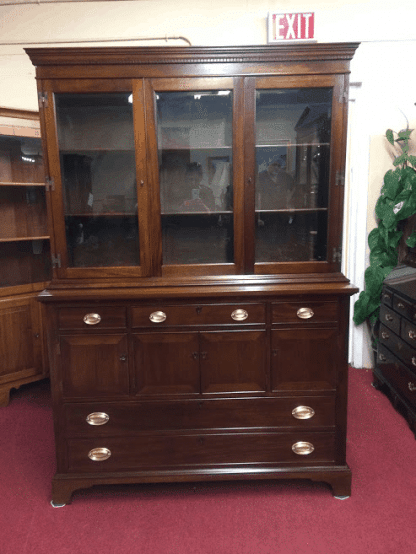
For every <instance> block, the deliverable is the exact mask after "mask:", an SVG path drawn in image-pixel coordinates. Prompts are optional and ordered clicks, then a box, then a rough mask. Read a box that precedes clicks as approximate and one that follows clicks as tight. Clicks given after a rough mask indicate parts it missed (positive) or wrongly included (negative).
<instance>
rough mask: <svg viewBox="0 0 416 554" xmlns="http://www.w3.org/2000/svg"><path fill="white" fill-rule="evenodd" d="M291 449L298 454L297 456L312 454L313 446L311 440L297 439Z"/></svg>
mask: <svg viewBox="0 0 416 554" xmlns="http://www.w3.org/2000/svg"><path fill="white" fill-rule="evenodd" d="M292 450H293V452H294V453H295V454H299V456H307V455H308V454H312V452H313V451H314V450H315V447H314V445H313V444H312V443H311V442H304V441H299V442H295V444H293V445H292Z"/></svg>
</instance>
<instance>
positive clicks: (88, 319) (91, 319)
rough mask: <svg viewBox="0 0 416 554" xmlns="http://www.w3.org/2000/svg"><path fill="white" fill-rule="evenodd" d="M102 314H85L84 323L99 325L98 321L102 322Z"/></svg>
mask: <svg viewBox="0 0 416 554" xmlns="http://www.w3.org/2000/svg"><path fill="white" fill-rule="evenodd" d="M100 321H101V316H100V314H86V315H84V323H86V324H87V325H97V323H100Z"/></svg>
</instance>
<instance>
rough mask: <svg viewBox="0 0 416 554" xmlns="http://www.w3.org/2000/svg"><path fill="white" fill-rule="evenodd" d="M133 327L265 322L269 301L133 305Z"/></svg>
mask: <svg viewBox="0 0 416 554" xmlns="http://www.w3.org/2000/svg"><path fill="white" fill-rule="evenodd" d="M131 316H132V326H133V327H149V326H150V327H160V326H162V327H167V326H172V325H235V324H264V323H265V305H264V304H261V303H258V304H256V303H253V304H245V303H242V304H239V303H236V304H183V305H180V304H178V305H164V304H163V303H161V304H160V305H159V304H158V305H153V306H133V307H132V309H131Z"/></svg>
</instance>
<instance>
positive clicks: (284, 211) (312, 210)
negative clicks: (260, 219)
mask: <svg viewBox="0 0 416 554" xmlns="http://www.w3.org/2000/svg"><path fill="white" fill-rule="evenodd" d="M327 211H328V208H281V209H277V210H256V214H264V213H273V214H274V213H282V214H294V213H297V214H299V213H302V214H308V213H316V212H327Z"/></svg>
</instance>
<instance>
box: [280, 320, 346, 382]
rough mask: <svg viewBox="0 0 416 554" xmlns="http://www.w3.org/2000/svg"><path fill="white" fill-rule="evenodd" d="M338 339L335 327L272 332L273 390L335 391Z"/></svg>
mask: <svg viewBox="0 0 416 554" xmlns="http://www.w3.org/2000/svg"><path fill="white" fill-rule="evenodd" d="M337 339H338V330H337V328H332V329H329V328H325V329H322V328H321V329H313V328H310V329H304V328H303V329H300V328H296V329H277V330H273V331H272V356H271V360H272V363H271V376H272V390H274V391H289V390H293V391H300V390H302V391H306V390H311V391H313V390H335V387H336V378H337V365H338V362H339V360H338V357H337V356H338V354H337V353H338V348H337Z"/></svg>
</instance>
